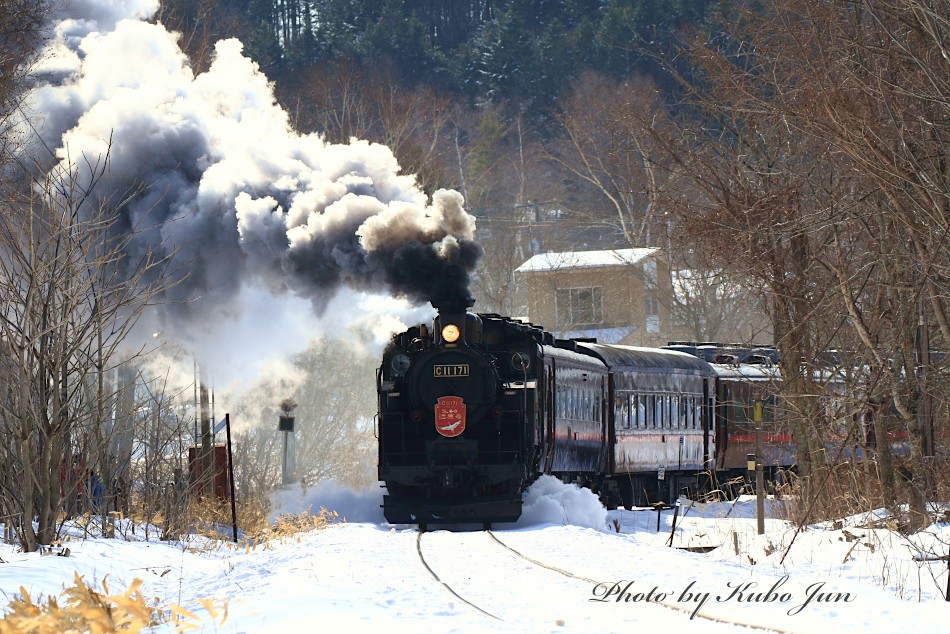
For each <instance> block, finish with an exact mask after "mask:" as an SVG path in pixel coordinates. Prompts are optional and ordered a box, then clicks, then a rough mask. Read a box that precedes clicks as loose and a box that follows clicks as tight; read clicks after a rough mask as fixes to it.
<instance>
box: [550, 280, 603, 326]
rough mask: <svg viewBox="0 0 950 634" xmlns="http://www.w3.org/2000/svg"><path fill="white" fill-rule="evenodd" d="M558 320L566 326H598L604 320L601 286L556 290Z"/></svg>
mask: <svg viewBox="0 0 950 634" xmlns="http://www.w3.org/2000/svg"><path fill="white" fill-rule="evenodd" d="M554 300H555V303H556V304H557V321H558V324H560V325H561V326H562V327H564V326H598V325H600V324H602V323H603V321H604V301H603V291H602V289H601V288H600V287H594V286H591V287H588V288H561V289H558V290H557V291H556V292H555V297H554Z"/></svg>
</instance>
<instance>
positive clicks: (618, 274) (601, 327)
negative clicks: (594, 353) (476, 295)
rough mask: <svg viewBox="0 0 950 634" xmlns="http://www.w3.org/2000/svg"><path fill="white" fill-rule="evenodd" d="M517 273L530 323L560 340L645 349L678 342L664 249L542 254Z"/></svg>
mask: <svg viewBox="0 0 950 634" xmlns="http://www.w3.org/2000/svg"><path fill="white" fill-rule="evenodd" d="M515 273H516V274H517V275H518V276H520V277H521V280H522V282H523V284H524V286H525V288H526V292H527V300H528V319H529V320H530V321H531V322H532V323H535V324H539V325H542V326H544V327H545V328H547V329H548V330H551V331H552V332H554V333H556V334H557V335H558V336H561V337H565V338H571V337H595V338H597V340H598V341H600V342H602V343H624V344H631V345H645V346H655V345H663V344H665V343H666V342H667V341H668V340H669V339H674V338H676V336H675V335H676V333H675V332H674V331H673V329H672V320H671V319H670V313H669V302H668V301H663V299H664V298H666V299H668V298H669V297H671V295H672V287H671V284H670V275H669V271H668V270H667V264H666V257H665V256H664V255H663V252H662V251H661V250H660V249H658V248H635V249H612V250H603V251H569V252H561V253H539V254H538V255H535V256H534V257H532V258H530V259H529V260H527V261H526V262H525V263H524V264H522V265H521V266H519V267H518V268H517V269H516V270H515Z"/></svg>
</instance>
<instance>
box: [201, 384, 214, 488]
mask: <svg viewBox="0 0 950 634" xmlns="http://www.w3.org/2000/svg"><path fill="white" fill-rule="evenodd" d="M198 393H199V399H200V404H201V405H200V407H201V487H200V490H201V492H202V494H203V495H207V496H212V495H214V454H212V453H211V451H212V449H211V409H210V407H209V404H208V387H207V386H206V385H205V384H204V381H202V382H201V387H200V388H199V389H198Z"/></svg>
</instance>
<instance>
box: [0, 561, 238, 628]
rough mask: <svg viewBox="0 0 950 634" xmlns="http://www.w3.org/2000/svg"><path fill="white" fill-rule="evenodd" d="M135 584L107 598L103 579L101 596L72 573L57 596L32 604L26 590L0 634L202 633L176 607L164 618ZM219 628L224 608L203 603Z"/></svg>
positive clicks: (14, 603)
mask: <svg viewBox="0 0 950 634" xmlns="http://www.w3.org/2000/svg"><path fill="white" fill-rule="evenodd" d="M141 584H142V582H141V581H140V580H138V579H136V580H135V581H133V582H132V585H131V586H130V587H129V588H128V589H127V590H126V591H125V592H123V593H119V594H109V587H108V585H107V582H106V580H103V582H102V591H101V592H100V591H97V590H94V589H93V588H92V587H91V586H88V585H86V583H85V582H84V581H83V579H82V577H80V576H79V574H78V573H76V575H75V577H74V579H73V585H72V586H70V587H69V588H66V590H64V591H63V593H62V594H61V595H60V596H59V597H49V598H47V599H45V600H44V601H41V602H38V603H34V601H33V599H32V598H31V597H30V594H29V593H28V592H27V590H26V588H23V587H21V588H20V596H19V597H17V598H16V599H14V600H13V601H12V602H11V603H10V605H9V606H8V607H7V610H8V612H7V614H6V616H4V617H3V618H2V619H0V634H45V633H47V632H63V633H66V634H72V633H77V634H78V633H80V632H81V633H84V634H85V633H88V634H105V633H108V632H129V633H133V634H134V633H135V632H142V631H145V630H148V629H149V628H152V627H155V626H156V625H159V624H162V623H167V622H169V621H171V622H172V624H173V625H174V627H175V628H176V629H177V630H179V631H187V630H196V629H201V627H202V626H203V622H202V620H201V619H200V618H198V617H197V616H195V615H194V614H192V613H191V612H189V611H188V610H185V609H184V608H181V607H178V606H171V608H170V609H169V611H168V612H167V613H166V612H165V611H164V610H162V609H161V608H160V607H159V605H158V601H157V600H154V601H152V602H150V601H148V600H147V599H146V598H145V597H144V596H143V595H142V592H141V589H140V587H141ZM202 603H203V605H204V607H205V609H206V610H207V611H208V614H209V615H210V617H211V618H212V619H213V620H214V621H215V623H217V624H218V625H220V624H223V623H224V621H225V620H226V619H227V603H226V602H221V603H220V604H216V603H215V602H213V601H204V602H202Z"/></svg>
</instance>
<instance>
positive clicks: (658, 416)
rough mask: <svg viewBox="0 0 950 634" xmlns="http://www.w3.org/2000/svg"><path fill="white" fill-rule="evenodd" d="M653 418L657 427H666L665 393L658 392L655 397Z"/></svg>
mask: <svg viewBox="0 0 950 634" xmlns="http://www.w3.org/2000/svg"><path fill="white" fill-rule="evenodd" d="M653 409H654V412H655V413H654V415H653V420H654V421H655V422H656V426H657V427H666V421H665V420H663V395H662V394H657V395H655V396H654V397H653Z"/></svg>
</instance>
